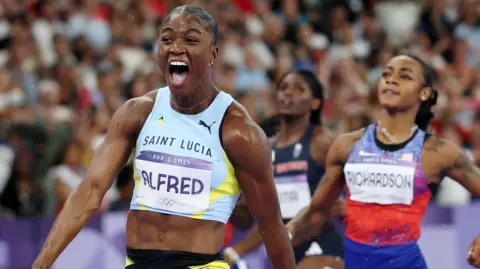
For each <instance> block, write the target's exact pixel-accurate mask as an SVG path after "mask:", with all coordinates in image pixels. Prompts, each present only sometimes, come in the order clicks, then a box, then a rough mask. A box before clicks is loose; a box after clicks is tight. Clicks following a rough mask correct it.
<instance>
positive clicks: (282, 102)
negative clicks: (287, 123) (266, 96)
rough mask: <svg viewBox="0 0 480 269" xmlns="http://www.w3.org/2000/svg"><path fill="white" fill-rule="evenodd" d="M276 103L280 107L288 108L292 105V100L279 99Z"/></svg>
mask: <svg viewBox="0 0 480 269" xmlns="http://www.w3.org/2000/svg"><path fill="white" fill-rule="evenodd" d="M278 103H279V105H280V106H281V107H282V108H290V107H291V106H293V101H292V100H291V99H286V98H284V99H280V100H279V102H278Z"/></svg>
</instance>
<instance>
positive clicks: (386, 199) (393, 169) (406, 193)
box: [344, 163, 415, 205]
mask: <svg viewBox="0 0 480 269" xmlns="http://www.w3.org/2000/svg"><path fill="white" fill-rule="evenodd" d="M344 173H345V180H346V182H347V186H348V189H349V191H350V199H351V200H353V201H357V202H362V203H370V204H382V205H390V204H404V205H411V204H412V201H413V189H414V183H415V181H414V179H415V168H414V167H413V166H399V165H389V164H379V163H347V164H346V165H345V168H344Z"/></svg>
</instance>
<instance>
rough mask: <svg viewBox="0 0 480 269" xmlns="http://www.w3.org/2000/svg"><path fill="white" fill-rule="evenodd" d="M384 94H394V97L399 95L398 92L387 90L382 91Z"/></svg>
mask: <svg viewBox="0 0 480 269" xmlns="http://www.w3.org/2000/svg"><path fill="white" fill-rule="evenodd" d="M382 93H385V94H392V95H399V93H398V92H397V91H394V90H392V89H385V90H383V91H382Z"/></svg>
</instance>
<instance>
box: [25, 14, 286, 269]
mask: <svg viewBox="0 0 480 269" xmlns="http://www.w3.org/2000/svg"><path fill="white" fill-rule="evenodd" d="M217 29H218V27H217V24H216V22H215V19H214V18H213V16H212V15H211V14H210V13H208V11H206V10H204V9H202V8H200V7H196V6H191V5H187V6H181V7H178V8H175V9H173V10H172V11H171V12H170V14H169V16H168V17H167V18H166V19H165V20H164V23H163V25H162V26H161V28H160V37H159V41H158V59H159V66H160V68H161V70H162V73H163V74H164V75H165V81H166V82H167V84H168V87H164V88H161V89H159V90H156V91H152V92H150V93H148V94H146V95H144V96H143V97H139V98H134V99H131V100H129V101H128V102H126V103H125V104H123V106H122V107H121V108H119V110H118V111H117V112H116V113H115V115H114V116H113V119H112V120H111V122H110V126H109V128H108V133H107V136H106V138H105V141H104V142H103V143H102V145H101V146H100V147H99V149H98V151H97V152H96V154H95V157H94V158H93V160H92V163H91V165H90V168H89V170H88V172H87V175H86V178H85V179H84V180H83V181H82V183H81V184H80V186H79V187H78V188H77V189H76V190H75V191H74V192H73V193H72V194H71V195H70V196H69V198H68V200H67V201H66V203H65V206H64V208H63V211H62V212H61V213H60V215H59V216H58V218H57V220H56V222H55V224H54V226H53V228H52V231H51V232H50V235H49V237H48V238H47V240H46V242H45V245H44V247H43V249H42V251H41V253H40V255H39V256H38V258H37V260H36V261H35V263H34V265H33V268H36V269H40V268H42V269H45V268H50V266H51V265H52V264H53V262H54V261H55V259H56V258H57V257H58V256H59V255H60V253H61V252H62V251H63V250H64V249H65V247H66V246H67V245H68V243H70V241H72V240H73V238H74V237H75V236H76V235H77V233H78V232H79V231H80V230H81V229H82V227H83V226H84V225H85V224H86V223H87V221H88V219H89V218H90V217H91V216H92V214H93V213H94V212H95V211H97V209H98V207H99V206H100V202H101V201H102V198H103V196H104V194H105V192H106V191H107V190H108V188H109V187H110V185H111V184H112V179H113V178H114V177H115V175H116V174H117V173H118V172H119V170H120V169H121V167H122V166H123V165H124V164H125V162H126V161H127V159H128V157H129V156H130V153H131V152H132V151H134V153H135V158H134V178H135V190H134V194H133V198H132V202H131V205H130V212H129V214H128V221H127V258H126V268H128V269H152V268H162V269H178V268H182V269H184V268H185V269H186V268H191V269H193V268H195V269H200V268H208V269H227V268H229V267H228V265H227V264H226V263H225V262H224V261H223V256H222V255H221V254H220V253H219V251H220V248H221V247H222V246H223V241H224V234H225V223H226V222H227V220H228V219H229V217H230V215H231V213H232V209H233V208H234V207H235V203H236V201H237V198H238V196H239V195H240V189H242V190H243V191H244V195H245V198H246V199H247V202H248V204H249V205H250V210H251V212H252V213H253V215H254V216H255V218H256V219H257V222H258V223H259V227H260V229H261V230H262V235H264V240H265V242H266V246H267V251H268V253H269V256H270V258H271V261H272V263H273V264H274V267H275V269H293V268H294V267H295V263H294V256H293V251H292V247H291V245H290V242H289V240H288V236H287V233H286V230H285V227H284V225H283V223H282V221H281V216H280V210H279V204H278V199H277V195H276V191H275V185H274V182H273V176H272V175H273V171H272V167H271V154H270V149H269V146H268V141H267V139H266V137H265V135H264V133H263V132H262V131H261V130H260V128H259V127H258V126H257V125H256V124H255V123H254V122H253V121H252V120H251V119H250V117H249V116H248V114H247V113H246V112H245V109H244V108H243V107H241V106H240V105H239V104H238V103H236V102H235V101H233V99H232V97H231V96H230V95H228V94H226V93H223V92H221V91H219V90H217V89H216V88H215V86H213V84H212V81H211V66H212V64H213V62H214V61H215V59H216V57H217V55H218V47H217V46H216V43H217V37H218V30H217ZM240 187H241V188H240ZM99 266H100V265H99Z"/></svg>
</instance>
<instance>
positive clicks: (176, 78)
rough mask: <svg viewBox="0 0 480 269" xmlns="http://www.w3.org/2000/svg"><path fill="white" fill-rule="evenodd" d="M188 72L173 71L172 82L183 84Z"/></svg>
mask: <svg viewBox="0 0 480 269" xmlns="http://www.w3.org/2000/svg"><path fill="white" fill-rule="evenodd" d="M187 73H188V72H183V73H175V72H174V73H172V82H173V84H175V85H180V84H182V83H183V82H184V81H185V79H186V78H187Z"/></svg>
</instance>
